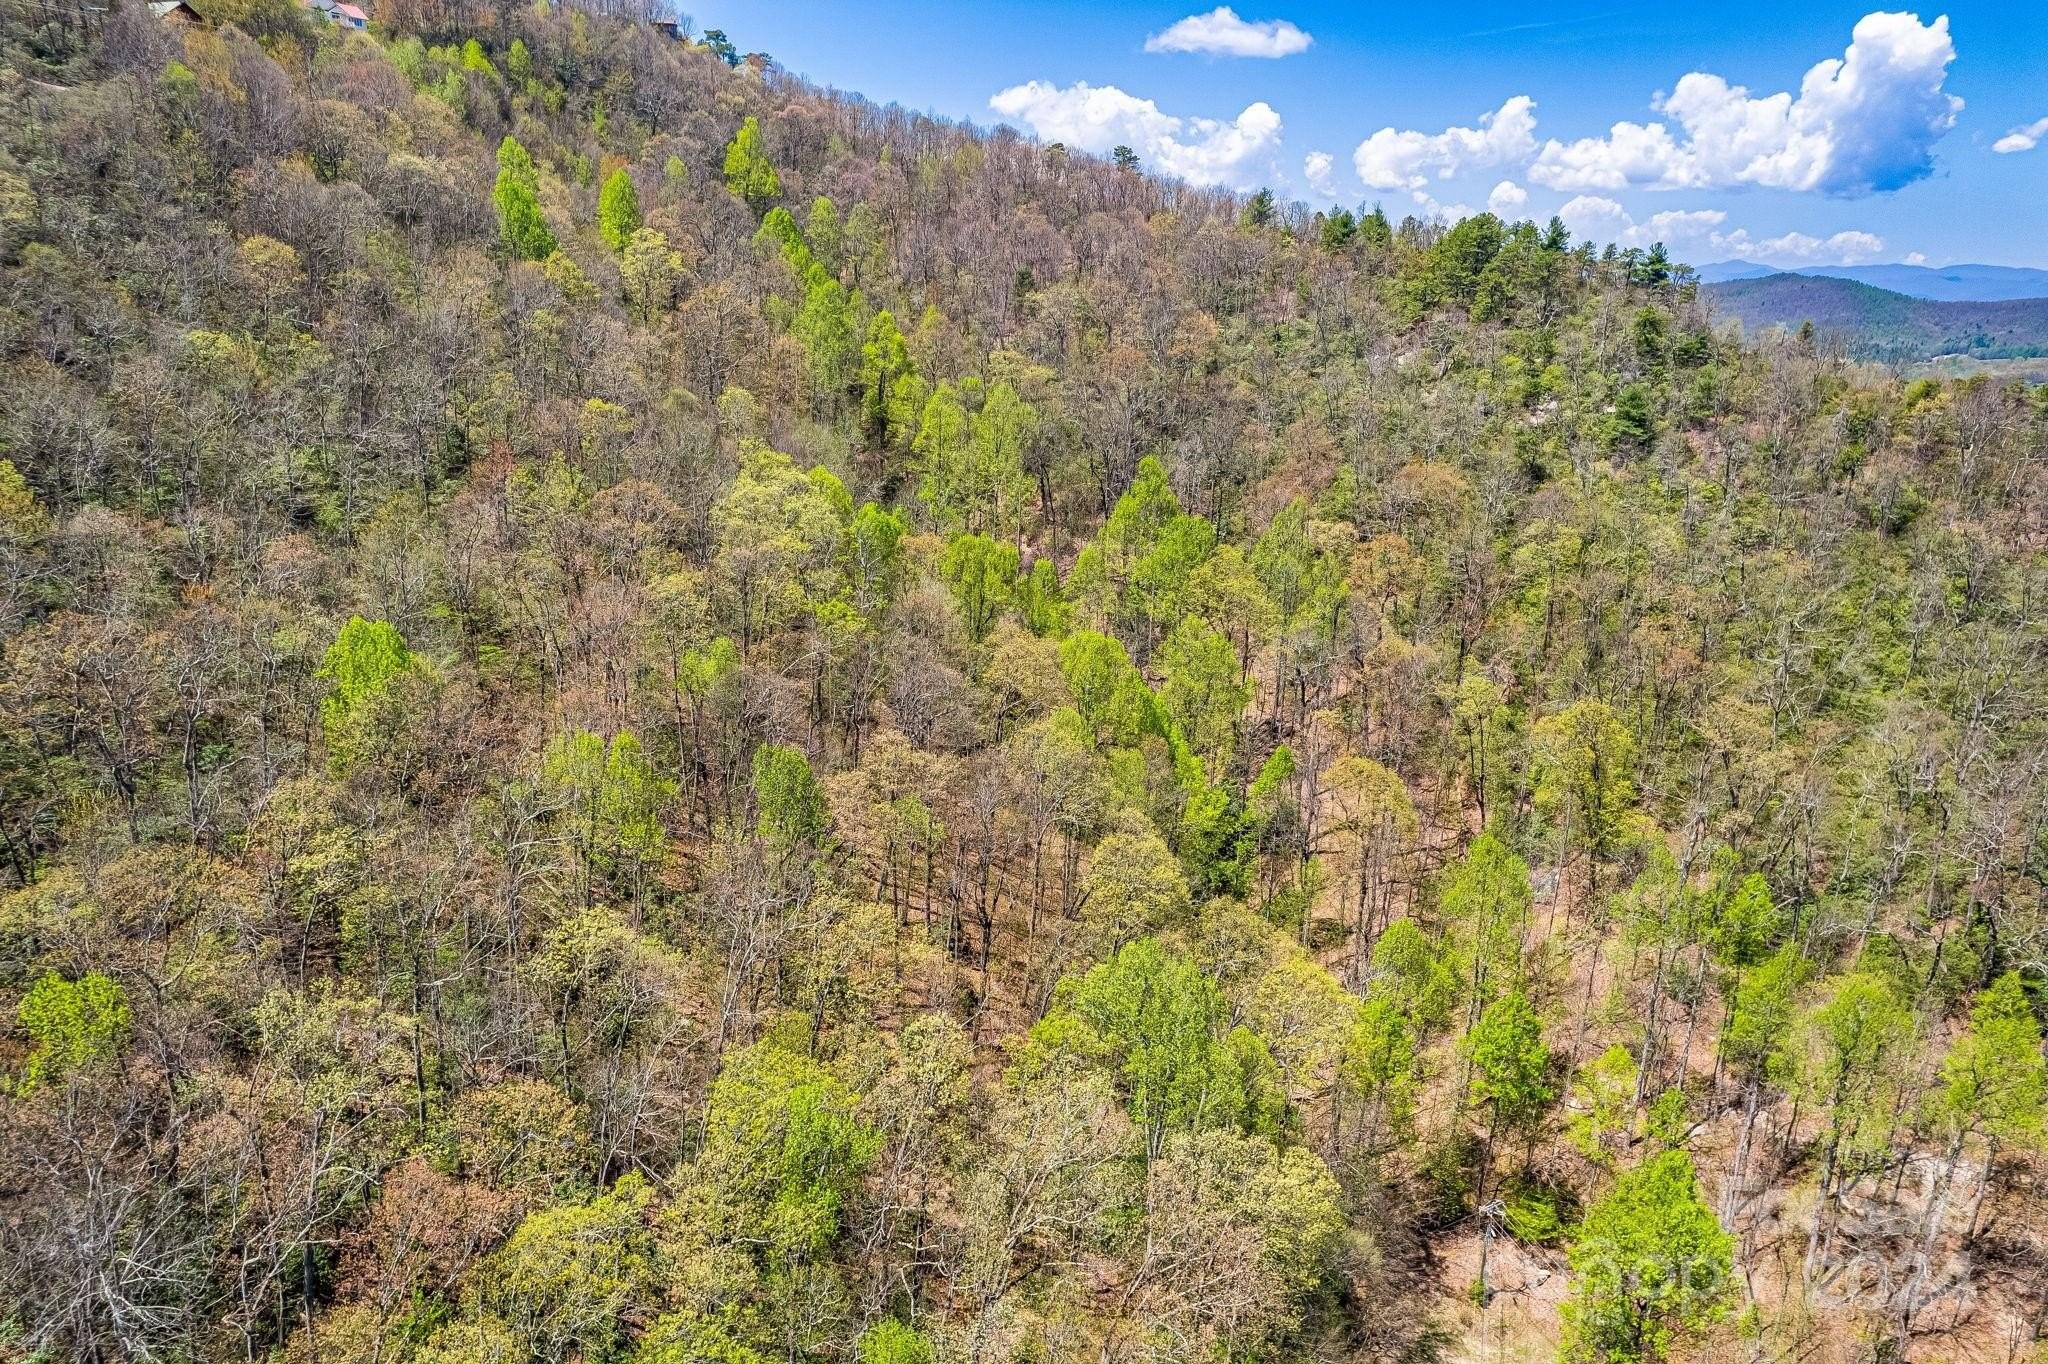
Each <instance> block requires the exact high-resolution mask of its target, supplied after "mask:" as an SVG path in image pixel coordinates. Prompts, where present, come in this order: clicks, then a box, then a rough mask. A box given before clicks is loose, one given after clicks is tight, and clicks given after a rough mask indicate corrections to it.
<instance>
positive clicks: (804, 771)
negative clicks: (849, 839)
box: [754, 744, 832, 856]
mask: <svg viewBox="0 0 2048 1364" xmlns="http://www.w3.org/2000/svg"><path fill="white" fill-rule="evenodd" d="M754 806H755V808H756V810H758V811H759V815H758V817H757V820H756V825H755V827H756V832H758V833H759V834H760V836H761V839H762V841H763V842H765V843H767V844H768V846H769V847H770V848H773V849H774V850H775V851H776V852H778V853H781V854H783V855H785V856H786V855H788V854H790V853H796V852H809V851H815V850H816V849H817V848H819V847H820V846H821V845H822V844H823V842H824V839H825V835H826V834H827V832H829V831H830V829H831V827H832V812H831V808H830V806H829V805H828V804H827V802H826V800H825V790H824V788H823V787H822V786H820V785H819V784H818V778H817V774H816V773H814V772H812V771H811V763H810V759H808V758H806V757H804V755H803V750H801V749H797V748H792V747H790V746H789V745H788V744H762V745H761V746H760V747H759V748H757V749H755V750H754Z"/></svg>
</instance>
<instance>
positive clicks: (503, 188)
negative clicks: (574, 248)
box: [491, 137, 555, 261]
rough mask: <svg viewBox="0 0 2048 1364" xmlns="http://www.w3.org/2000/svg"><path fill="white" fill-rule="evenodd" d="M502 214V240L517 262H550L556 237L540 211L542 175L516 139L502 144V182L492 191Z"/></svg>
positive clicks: (500, 148) (499, 150) (500, 224)
mask: <svg viewBox="0 0 2048 1364" xmlns="http://www.w3.org/2000/svg"><path fill="white" fill-rule="evenodd" d="M491 203H492V204H494V205H495V206H496V207H497V210H498V237H499V240H501V241H502V242H504V244H505V249H506V250H507V251H509V252H511V254H512V258H513V259H514V260H535V261H538V260H546V259H547V258H548V257H549V256H550V255H553V254H554V250H555V234H554V233H553V232H552V231H550V230H549V228H548V224H547V220H546V219H545V218H543V217H542V216H541V211H540V174H539V172H538V171H537V170H535V169H534V164H533V157H532V155H531V154H530V153H528V151H527V150H526V148H525V147H524V146H523V145H521V144H520V142H519V140H518V139H517V138H514V137H507V138H506V139H505V140H504V141H503V142H500V143H499V144H498V181H497V184H496V185H495V186H494V187H493V188H492V190H491Z"/></svg>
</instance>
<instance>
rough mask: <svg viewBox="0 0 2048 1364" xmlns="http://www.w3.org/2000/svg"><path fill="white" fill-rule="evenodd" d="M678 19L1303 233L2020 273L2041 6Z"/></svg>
mask: <svg viewBox="0 0 2048 1364" xmlns="http://www.w3.org/2000/svg"><path fill="white" fill-rule="evenodd" d="M684 7H685V10H686V12H688V13H689V14H690V15H691V17H692V18H694V19H695V20H696V22H697V24H698V26H699V28H700V29H701V28H723V29H725V30H726V31H727V32H728V33H729V34H730V35H731V37H732V39H733V41H734V42H735V43H737V44H738V45H739V46H740V48H741V49H742V50H745V51H754V50H759V51H766V52H768V53H769V54H770V55H772V56H773V57H774V58H775V59H776V60H778V61H779V62H781V63H782V64H783V65H784V66H786V67H787V68H788V69H790V70H791V71H794V72H797V73H799V74H801V75H804V76H807V77H809V78H810V79H812V80H814V81H817V82H819V83H822V84H827V85H833V86H837V87H839V88H842V89H846V90H856V91H859V92H860V93H862V94H864V95H867V96H869V97H870V98H873V99H876V100H879V101H882V102H885V103H886V102H892V101H893V102H897V103H901V104H904V105H907V106H910V107H912V108H917V109H923V110H929V111H931V112H933V113H937V114H941V115H945V116H948V117H952V118H958V119H968V120H972V121H975V122H978V123H982V124H993V123H998V122H1006V123H1009V124H1011V125H1013V126H1015V127H1017V128H1019V129H1020V130H1022V131H1025V132H1027V133H1033V134H1035V135H1037V136H1039V137H1042V138H1043V139H1045V140H1047V141H1065V142H1066V143H1068V144H1069V145H1070V146H1075V147H1081V148H1085V149H1087V150H1091V151H1105V150H1107V149H1108V148H1109V147H1111V146H1113V145H1115V144H1117V143H1125V144H1128V145H1130V146H1132V147H1134V148H1136V149H1137V150H1138V151H1139V152H1140V153H1141V155H1142V156H1143V158H1144V161H1145V164H1146V165H1147V166H1148V168H1150V169H1154V170H1162V171H1167V172H1171V173H1177V174H1181V175H1183V176H1184V177H1185V178H1188V179H1190V180H1195V181H1200V182H1206V183H1212V184H1221V185H1227V186H1230V187H1233V188H1240V189H1245V188H1252V187H1256V186H1259V185H1270V186H1272V187H1273V188H1274V189H1275V190H1276V191H1277V192H1279V193H1281V194H1283V195H1284V196H1287V197H1293V198H1300V199H1303V200H1306V201H1308V202H1310V203H1313V204H1316V205H1318V206H1321V205H1323V204H1326V203H1333V202H1334V203H1341V204H1346V205H1356V204H1361V203H1372V202H1378V203H1381V204H1383V205H1384V206H1385V207H1386V209H1387V211H1388V213H1389V214H1390V215H1391V216H1393V217H1396V218H1398V217H1400V216H1401V214H1403V213H1404V212H1415V213H1419V214H1421V215H1423V216H1427V215H1428V214H1429V213H1431V212H1443V213H1445V214H1447V215H1451V216H1455V215H1456V214H1457V213H1458V212H1460V211H1477V210H1479V209H1482V208H1485V207H1487V206H1489V204H1491V205H1492V206H1493V207H1494V208H1495V209H1497V210H1499V211H1502V212H1503V213H1504V214H1505V215H1506V216H1510V217H1534V218H1535V219H1537V220H1538V221H1542V220H1544V219H1547V218H1548V217H1549V216H1550V215H1551V214H1552V213H1560V212H1561V213H1563V214H1564V216H1565V217H1566V220H1567V222H1569V223H1570V224H1571V225H1572V226H1573V228H1574V229H1575V230H1576V231H1577V232H1579V233H1580V234H1581V235H1586V236H1592V237H1595V238H1597V239H1599V240H1603V241H1605V240H1610V239H1617V240H1621V241H1624V242H1642V243H1647V242H1648V241H1650V240H1652V239H1663V240H1667V241H1669V242H1670V243H1671V244H1672V247H1673V253H1674V254H1675V255H1677V256H1679V257H1680V258H1681V259H1686V260H1691V261H1694V262H1700V263H1704V262H1707V261H1713V260H1721V259H1728V258H1733V257H1741V258H1745V259H1754V260H1763V261H1768V262H1770V263H1772V264H1779V265H1796V264H1800V263H1803V262H1804V263H1830V264H1839V263H1861V262H1867V261H1898V260H1907V261H1923V260H1924V261H1925V262H1927V263H1930V264H1947V263H1951V262H1960V261H1985V262H1991V263H1996V264H2009V265H2034V266H2048V225H2044V216H2048V3H2044V0H1972V2H1970V3H1957V4H1954V5H1950V6H1947V7H1945V8H1941V9H1928V8H1922V9H1920V10H1918V11H1883V10H1875V9H1873V8H1872V7H1871V6H1870V5H1869V3H1868V0H1865V3H1862V4H1847V5H1843V4H1820V3H1807V2H1806V0H1779V3H1775V4H1769V5H1763V6H1757V5H1753V4H1745V5H1740V6H1737V5H1731V4H1713V5H1710V4H1699V3H1682V2H1677V0H1672V2H1667V3H1662V4H1650V5H1644V4H1636V5H1629V6H1621V5H1616V4H1612V3H1598V2H1597V0H1596V2H1594V3H1585V4H1569V3H1559V4H1552V5H1547V6H1532V5H1528V4H1521V5H1506V4H1494V3H1465V4H1459V5H1429V4H1422V5H1417V4H1413V3H1403V4H1380V3H1359V2H1357V0H1354V2H1353V3H1329V2H1326V0H1242V3H1235V4H1234V5H1233V6H1227V7H1225V8H1224V9H1223V10H1217V9H1216V8H1214V7H1213V6H1211V5H1209V4H1206V3H1183V4H1179V5H1176V4H1172V3H1124V2H1123V0H1095V3H1075V2H1074V0H1051V2H1050V3H1034V4H1025V3H1020V2H1018V0H977V2H976V3H963V2H961V0H952V2H950V3H941V2H940V0H863V2H862V3H854V0H819V2H818V3H810V4H799V3H793V2H792V0H699V3H696V4H690V3H689V2H688V0H684ZM1824 62H1832V63H1833V64H1832V65H1829V66H1818V67H1817V64H1820V63H1824ZM2029 144H2032V145H2029ZM2001 147H2002V148H2003V150H1998V148H2001Z"/></svg>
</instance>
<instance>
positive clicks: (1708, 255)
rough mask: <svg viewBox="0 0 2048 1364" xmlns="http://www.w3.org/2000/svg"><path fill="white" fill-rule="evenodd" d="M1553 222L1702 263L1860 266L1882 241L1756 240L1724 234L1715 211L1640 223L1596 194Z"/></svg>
mask: <svg viewBox="0 0 2048 1364" xmlns="http://www.w3.org/2000/svg"><path fill="white" fill-rule="evenodd" d="M1557 216H1558V217H1560V218H1562V219H1564V224H1565V226H1566V227H1569V228H1570V229H1571V230H1572V232H1573V233H1574V234H1575V235H1576V236H1579V237H1584V238H1590V239H1592V240H1593V241H1598V242H1613V243H1615V244H1616V245H1617V246H1649V245H1651V244H1652V243H1655V242H1663V243H1664V245H1665V246H1666V247H1667V248H1668V249H1669V250H1670V251H1671V253H1672V254H1673V255H1674V256H1677V257H1680V258H1681V259H1689V260H1692V261H1694V262H1700V263H1704V262H1706V261H1714V260H1728V259H1732V258H1735V257H1740V258H1742V259H1744V260H1755V261H1761V262H1763V263H1765V264H1768V265H1861V264H1864V263H1867V262H1869V261H1873V260H1876V259H1878V258H1879V257H1881V256H1882V255H1883V254H1884V239H1883V238H1882V237H1878V236H1875V235H1874V234H1872V233H1869V232H1860V231H1853V230H1851V231H1844V232H1837V233H1834V234H1833V235H1831V236H1828V237H1814V236H1809V235H1808V234H1806V233H1804V232H1787V233H1785V234H1784V235H1782V236H1777V237H1761V238H1759V237H1756V236H1754V235H1752V234H1751V233H1750V231H1749V229H1747V228H1741V227H1738V228H1735V229H1734V230H1732V231H1730V230H1727V228H1726V223H1727V221H1728V215H1727V214H1726V213H1723V212H1722V211H1721V210H1720V209H1717V208H1705V209H1670V210H1666V211H1665V212H1662V213H1653V214H1651V215H1650V216H1649V217H1647V218H1644V219H1641V220H1640V221H1638V220H1637V219H1636V218H1634V217H1632V216H1631V215H1630V214H1629V212H1628V210H1627V209H1625V208H1623V207H1622V206H1621V205H1620V204H1619V203H1616V202H1615V201H1614V200H1612V199H1609V198H1606V197H1604V196H1602V195H1597V194H1581V195H1579V196H1578V197H1577V198H1575V199H1573V200H1571V201H1570V202H1569V203H1567V204H1566V205H1565V206H1564V207H1563V208H1561V209H1559V210H1558V211H1557Z"/></svg>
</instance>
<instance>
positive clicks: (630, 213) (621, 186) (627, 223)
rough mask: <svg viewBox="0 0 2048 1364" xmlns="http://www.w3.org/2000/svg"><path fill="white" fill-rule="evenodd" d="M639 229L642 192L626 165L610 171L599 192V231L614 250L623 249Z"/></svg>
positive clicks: (605, 242)
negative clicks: (635, 185)
mask: <svg viewBox="0 0 2048 1364" xmlns="http://www.w3.org/2000/svg"><path fill="white" fill-rule="evenodd" d="M639 230H640V192H639V191H638V190H636V189H634V188H633V177H632V176H631V175H630V174H628V173H627V171H626V168H625V167H624V166H621V167H619V169H617V170H615V171H613V172H612V173H611V178H610V179H608V180H606V181H605V182H604V188H603V189H602V190H600V191H599V192H598V196H597V234H598V235H599V236H600V237H602V238H604V244H605V245H606V246H609V247H610V248H611V249H612V250H614V251H618V252H622V253H623V252H624V251H625V249H626V243H628V242H630V241H632V240H633V234H634V233H635V232H638V231H639Z"/></svg>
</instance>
